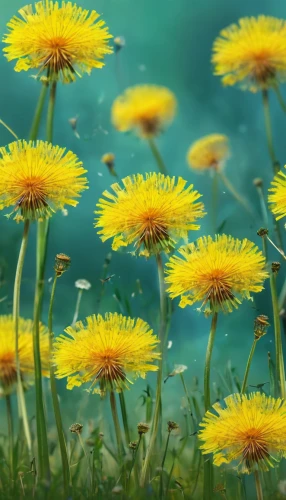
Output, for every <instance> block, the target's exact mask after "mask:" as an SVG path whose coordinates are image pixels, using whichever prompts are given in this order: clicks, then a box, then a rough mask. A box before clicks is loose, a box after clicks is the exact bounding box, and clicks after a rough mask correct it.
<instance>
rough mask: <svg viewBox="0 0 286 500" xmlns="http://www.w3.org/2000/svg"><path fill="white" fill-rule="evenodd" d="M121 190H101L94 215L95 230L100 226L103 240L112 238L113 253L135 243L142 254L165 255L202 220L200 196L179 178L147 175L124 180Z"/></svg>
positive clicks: (116, 185)
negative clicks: (159, 253) (111, 191)
mask: <svg viewBox="0 0 286 500" xmlns="http://www.w3.org/2000/svg"><path fill="white" fill-rule="evenodd" d="M122 182H123V187H121V186H120V185H119V184H117V183H116V184H113V185H112V186H111V187H112V189H113V191H114V194H112V193H109V192H108V191H104V193H103V196H104V198H101V199H100V200H99V203H98V204H97V207H98V208H99V210H97V211H96V212H95V213H96V214H97V217H96V224H95V227H99V228H100V227H101V228H102V229H101V231H99V234H100V235H101V239H102V241H106V240H107V239H108V238H114V239H113V245H112V248H113V250H117V249H118V248H119V247H122V246H127V245H129V244H131V243H133V244H134V246H135V250H140V249H141V248H143V253H144V255H147V256H148V255H150V254H153V253H157V252H159V251H161V250H163V251H165V252H168V251H169V250H170V248H172V247H173V246H174V244H175V242H176V241H178V239H180V238H187V236H188V231H190V230H196V229H199V227H200V226H199V225H197V224H195V222H196V220H197V219H199V218H201V217H203V216H204V215H205V214H204V211H203V210H204V205H203V203H201V202H197V200H198V199H199V198H200V197H201V195H200V194H199V193H198V192H197V191H194V190H193V186H192V185H191V186H189V187H186V184H187V182H186V181H185V180H184V179H182V178H181V177H178V178H177V179H176V178H175V177H169V176H165V175H163V174H156V173H150V174H146V175H145V176H143V175H141V174H137V175H133V176H131V177H126V178H125V179H123V181H122Z"/></svg>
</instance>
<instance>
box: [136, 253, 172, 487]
mask: <svg viewBox="0 0 286 500" xmlns="http://www.w3.org/2000/svg"><path fill="white" fill-rule="evenodd" d="M156 260H157V267H158V277H159V289H160V330H159V340H160V343H161V349H162V355H161V358H160V361H159V369H158V375H157V388H156V402H155V409H154V416H153V425H152V431H151V437H150V442H149V446H148V449H147V453H146V457H145V460H144V465H143V468H142V473H141V478H140V485H141V486H144V485H145V481H146V475H147V471H148V468H149V464H150V460H151V458H152V453H153V449H154V446H155V442H156V438H157V434H158V429H159V422H160V418H161V411H162V400H161V391H162V376H163V362H164V347H165V344H166V342H165V335H166V328H167V315H168V303H167V297H166V289H165V282H164V268H163V262H162V257H161V255H160V254H157V255H156Z"/></svg>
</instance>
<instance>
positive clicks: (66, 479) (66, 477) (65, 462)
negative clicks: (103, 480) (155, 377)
mask: <svg viewBox="0 0 286 500" xmlns="http://www.w3.org/2000/svg"><path fill="white" fill-rule="evenodd" d="M57 279H58V276H57V274H55V277H54V281H53V286H52V291H51V298H50V306H49V315H48V329H49V340H50V386H51V394H52V401H53V409H54V415H55V420H56V426H57V432H58V439H59V445H60V451H61V460H62V468H63V485H64V492H65V497H66V498H68V497H69V495H70V491H69V487H70V484H71V475H70V468H69V459H68V454H67V447H66V440H65V436H64V431H63V424H62V417H61V410H60V405H59V399H58V394H57V386H56V377H55V369H54V366H53V363H52V358H51V356H52V349H53V340H54V334H53V306H54V299H55V291H56V285H57Z"/></svg>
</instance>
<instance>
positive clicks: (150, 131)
mask: <svg viewBox="0 0 286 500" xmlns="http://www.w3.org/2000/svg"><path fill="white" fill-rule="evenodd" d="M176 108H177V101H176V98H175V96H174V94H173V92H171V91H170V90H169V89H167V88H166V87H159V86H157V85H137V86H135V87H130V88H128V89H126V90H125V92H124V93H123V94H122V95H120V96H119V97H117V98H116V99H115V101H114V103H113V106H112V110H111V115H112V123H113V125H114V126H115V128H116V129H117V130H119V131H120V132H128V131H133V132H136V133H137V134H138V135H139V136H140V137H143V138H151V137H154V136H156V135H158V134H160V132H162V130H163V129H164V128H165V127H166V125H168V124H170V123H171V122H172V121H173V119H174V116H175V113H176Z"/></svg>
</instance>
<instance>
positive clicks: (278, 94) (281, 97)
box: [274, 86, 286, 113]
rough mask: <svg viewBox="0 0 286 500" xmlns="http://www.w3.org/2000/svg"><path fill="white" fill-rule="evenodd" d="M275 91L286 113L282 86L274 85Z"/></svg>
mask: <svg viewBox="0 0 286 500" xmlns="http://www.w3.org/2000/svg"><path fill="white" fill-rule="evenodd" d="M274 92H275V94H276V96H277V99H278V102H279V104H280V106H281V109H282V110H283V111H284V113H286V102H285V101H284V99H283V96H282V94H281V92H280V88H279V87H278V86H277V87H274Z"/></svg>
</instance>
